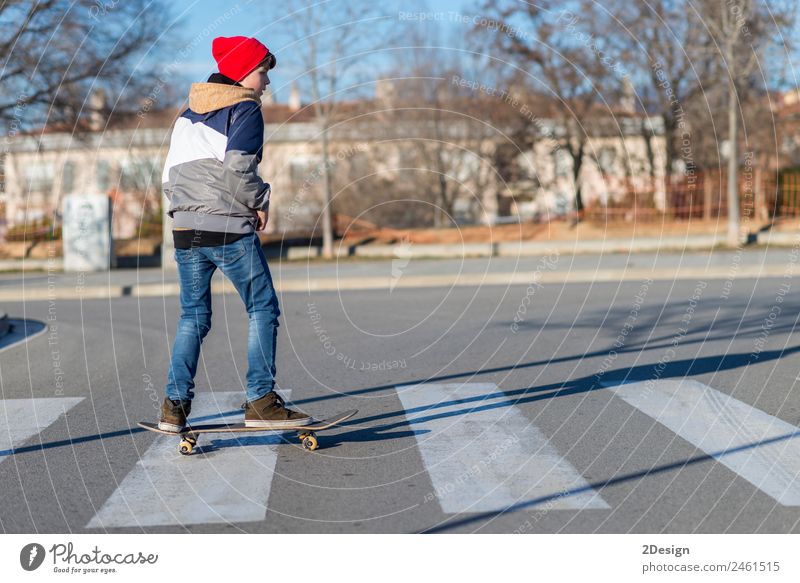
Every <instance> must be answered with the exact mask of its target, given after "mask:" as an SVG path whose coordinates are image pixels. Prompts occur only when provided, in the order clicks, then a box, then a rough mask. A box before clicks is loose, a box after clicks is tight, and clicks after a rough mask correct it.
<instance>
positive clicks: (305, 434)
mask: <svg viewBox="0 0 800 583" xmlns="http://www.w3.org/2000/svg"><path fill="white" fill-rule="evenodd" d="M309 435H311V434H310V433H305V432H301V433H300V435H298V436H297V437H299V438H300V441H305V439H306V437H308V436H309Z"/></svg>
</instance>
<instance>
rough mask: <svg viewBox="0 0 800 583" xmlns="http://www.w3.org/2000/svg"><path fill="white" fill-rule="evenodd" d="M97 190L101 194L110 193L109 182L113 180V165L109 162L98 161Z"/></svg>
mask: <svg viewBox="0 0 800 583" xmlns="http://www.w3.org/2000/svg"><path fill="white" fill-rule="evenodd" d="M96 176H97V189H98V190H99V191H100V192H108V187H109V182H110V180H111V165H110V164H109V163H108V160H98V161H97V172H96Z"/></svg>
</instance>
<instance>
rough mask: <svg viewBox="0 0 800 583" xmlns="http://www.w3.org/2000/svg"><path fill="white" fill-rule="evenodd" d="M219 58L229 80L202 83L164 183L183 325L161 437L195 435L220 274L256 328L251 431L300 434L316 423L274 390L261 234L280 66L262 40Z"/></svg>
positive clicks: (272, 302) (250, 352)
mask: <svg viewBox="0 0 800 583" xmlns="http://www.w3.org/2000/svg"><path fill="white" fill-rule="evenodd" d="M212 53H213V55H214V60H216V62H217V65H218V67H219V73H214V74H213V75H211V77H209V79H208V82H206V83H193V84H192V87H191V91H190V93H189V109H187V110H186V111H184V112H183V113H182V114H181V116H180V117H179V118H178V119H177V121H176V122H175V126H174V128H173V132H172V138H171V141H170V147H169V153H168V154H167V160H166V163H165V166H164V174H163V176H162V181H163V183H164V184H163V187H164V192H165V194H166V196H167V198H168V199H169V202H170V206H169V211H168V212H169V215H170V216H171V217H172V218H173V220H174V230H173V233H172V234H173V239H174V241H175V261H176V262H177V264H178V278H179V281H180V290H181V291H180V302H181V318H180V321H179V322H178V331H177V334H176V335H175V343H174V345H173V349H172V359H171V362H170V367H169V373H168V378H167V385H166V387H165V392H166V397H165V399H164V402H163V404H162V406H161V418H160V419H159V423H158V428H159V429H162V430H164V431H172V432H180V431H181V430H182V429H183V428H184V427H185V426H186V418H187V417H188V416H189V413H190V410H191V405H192V398H193V397H194V390H193V389H194V376H195V373H196V372H197V360H198V358H199V356H200V345H201V343H202V341H203V338H204V337H205V336H206V334H207V333H208V331H209V329H210V328H211V276H212V275H213V274H214V271H215V270H216V269H217V268H219V269H220V270H222V273H224V274H225V276H226V277H227V278H228V279H230V280H231V282H232V283H233V285H234V286H235V287H236V290H237V291H238V292H239V296H240V297H241V298H242V301H243V302H244V304H245V306H246V308H247V313H248V316H249V320H250V324H249V332H248V341H247V361H248V370H247V403H246V405H245V425H247V426H248V427H267V428H286V427H297V426H301V425H304V424H306V423H308V422H309V421H310V418H309V416H308V415H305V414H302V413H298V412H295V411H291V410H289V409H287V408H286V407H285V406H284V403H283V400H282V399H281V398H280V396H278V395H277V394H276V393H275V392H274V390H273V389H274V384H275V344H276V341H277V337H278V325H279V324H278V316H279V315H280V309H279V306H278V297H277V295H276V294H275V289H274V288H273V286H272V277H271V275H270V272H269V267H268V266H267V260H266V258H265V257H264V252H263V251H262V249H261V243H260V240H259V238H258V235H257V233H256V231H261V230H263V229H264V227H266V224H267V218H268V210H269V196H270V186H269V184H266V183H265V182H263V181H262V180H261V178H260V177H259V176H258V172H257V170H258V164H259V163H260V162H261V155H262V147H263V142H264V120H263V118H262V116H261V101H260V98H261V95H262V94H263V92H264V89H265V88H266V86H267V85H268V84H269V76H268V72H269V70H270V69H272V68H273V67H275V65H276V64H277V60H276V58H275V56H274V55H273V54H272V53H270V52H269V49H267V47H265V46H264V45H263V44H261V43H260V42H259V41H257V40H256V39H254V38H246V37H241V36H235V37H230V38H226V37H219V38H215V39H214V41H213V43H212Z"/></svg>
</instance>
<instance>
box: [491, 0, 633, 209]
mask: <svg viewBox="0 0 800 583" xmlns="http://www.w3.org/2000/svg"><path fill="white" fill-rule="evenodd" d="M596 9H597V8H596V3H595V2H591V1H582V0H575V1H573V2H564V1H556V0H545V1H542V2H535V3H534V2H530V3H521V2H511V3H509V2H503V1H502V0H488V2H487V3H486V4H485V5H484V10H485V11H486V12H487V17H486V18H485V19H481V20H480V23H479V26H480V27H483V28H484V29H486V32H487V33H488V34H491V35H492V38H493V41H494V42H493V44H494V46H496V47H497V48H498V49H499V50H500V51H501V53H502V54H504V55H505V56H507V57H508V58H510V60H512V62H513V63H514V64H515V65H517V66H518V67H519V70H520V71H521V73H520V79H522V80H524V81H525V82H526V83H527V84H528V85H529V86H532V87H533V89H535V90H537V91H539V92H546V93H549V94H550V96H551V98H552V103H553V107H554V110H553V117H554V119H555V122H556V130H555V131H554V132H553V133H552V136H553V137H555V139H556V140H557V142H558V148H559V149H560V150H561V151H564V152H566V153H567V154H569V157H570V159H571V162H572V178H573V184H574V206H575V212H576V217H578V219H579V218H580V216H581V213H582V211H583V208H584V204H583V197H582V194H581V190H582V184H581V169H582V167H583V164H584V161H585V155H586V152H587V148H588V147H589V137H590V131H591V129H590V128H591V126H592V125H593V123H594V122H595V121H596V120H597V119H598V118H599V117H603V116H606V115H607V114H608V113H609V112H608V111H607V110H606V111H604V108H603V103H604V102H606V103H612V102H614V101H616V99H617V98H618V95H619V93H620V91H621V88H622V82H623V78H622V76H621V74H620V73H619V71H615V67H616V65H617V64H616V63H614V62H613V60H611V59H610V58H609V52H608V50H609V49H608V48H607V47H606V45H607V44H608V43H607V42H606V41H605V40H604V39H603V38H602V37H596V36H594V35H593V33H592V30H593V24H594V17H593V13H594V12H595V10H596ZM528 122H529V123H528V125H529V128H530V130H531V131H533V132H535V131H537V128H536V127H535V126H536V125H537V123H539V120H535V119H532V118H529V119H528Z"/></svg>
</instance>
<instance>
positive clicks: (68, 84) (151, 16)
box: [0, 0, 174, 130]
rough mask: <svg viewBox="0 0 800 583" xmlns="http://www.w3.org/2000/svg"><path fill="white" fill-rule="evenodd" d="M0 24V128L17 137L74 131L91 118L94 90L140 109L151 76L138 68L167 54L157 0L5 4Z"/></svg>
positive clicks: (165, 16)
mask: <svg viewBox="0 0 800 583" xmlns="http://www.w3.org/2000/svg"><path fill="white" fill-rule="evenodd" d="M0 22H1V23H2V26H0V54H2V55H3V60H2V67H1V68H0V84H1V85H2V87H3V95H2V97H0V123H4V124H6V125H12V126H13V127H14V129H15V130H16V129H17V128H21V129H26V128H30V127H35V126H37V125H42V124H43V123H60V124H65V125H66V126H67V127H69V126H72V125H73V124H75V123H76V122H77V121H78V119H79V118H80V117H82V116H83V115H84V114H87V115H88V114H90V113H91V111H90V110H91V108H90V107H89V106H88V105H87V104H88V101H89V99H88V97H89V95H90V94H91V92H92V90H93V89H95V88H102V89H104V90H105V91H106V92H107V94H109V95H111V96H114V97H115V98H118V97H120V96H121V97H122V101H117V104H118V105H119V106H121V105H122V104H124V103H128V102H129V103H138V102H139V101H140V100H141V98H142V97H143V96H144V95H146V93H147V91H149V90H150V88H152V86H153V84H154V80H155V78H156V71H146V70H141V69H139V70H137V64H139V63H140V62H141V59H142V58H143V56H145V55H146V54H147V53H148V51H151V49H152V48H153V46H155V45H157V47H158V48H159V50H161V49H163V47H164V46H166V45H165V44H164V42H165V41H164V40H163V38H161V37H162V35H163V34H164V32H165V30H167V29H168V28H169V26H170V25H169V10H168V9H167V6H166V5H165V3H164V2H162V1H160V0H127V1H126V2H113V3H111V2H96V1H94V0H43V1H38V0H11V1H6V2H3V3H2V4H0ZM172 36H173V37H174V34H173V35H172ZM167 42H169V41H167ZM156 52H157V51H152V52H150V54H149V55H148V56H149V57H150V58H151V59H156V58H157V57H158V55H157V54H154V53H156ZM134 71H135V73H134ZM123 90H124V95H123ZM126 100H127V101H126Z"/></svg>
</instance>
